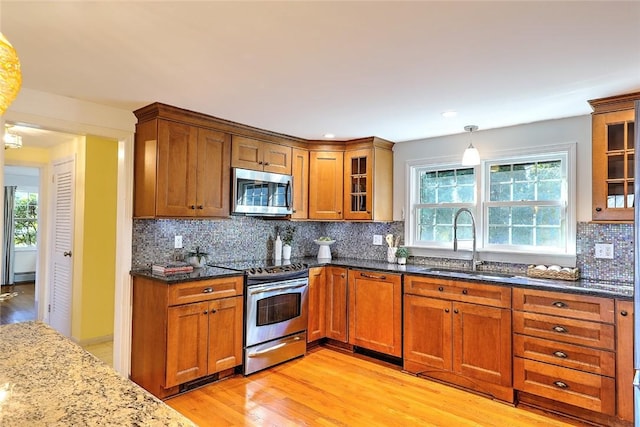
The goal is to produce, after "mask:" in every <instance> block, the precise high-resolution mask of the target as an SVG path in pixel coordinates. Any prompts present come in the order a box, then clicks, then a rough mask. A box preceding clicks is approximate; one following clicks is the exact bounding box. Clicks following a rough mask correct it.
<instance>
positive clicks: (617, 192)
mask: <svg viewBox="0 0 640 427" xmlns="http://www.w3.org/2000/svg"><path fill="white" fill-rule="evenodd" d="M639 99H640V92H636V93H630V94H627V95H621V96H613V97H608V98H601V99H593V100H590V101H589V104H590V105H591V107H592V108H593V114H592V116H591V122H592V158H593V165H592V166H593V170H592V173H593V184H592V204H593V210H592V218H593V220H594V221H633V206H634V204H635V203H636V201H635V200H634V190H633V186H634V179H635V171H634V157H635V152H634V135H635V132H636V129H635V123H634V111H635V109H634V102H635V101H636V100H639Z"/></svg>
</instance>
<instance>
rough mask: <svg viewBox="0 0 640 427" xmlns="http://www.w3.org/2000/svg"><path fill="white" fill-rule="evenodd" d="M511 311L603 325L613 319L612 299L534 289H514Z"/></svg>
mask: <svg viewBox="0 0 640 427" xmlns="http://www.w3.org/2000/svg"><path fill="white" fill-rule="evenodd" d="M513 309H514V310H523V311H530V312H534V313H542V314H552V315H556V316H563V317H571V318H574V319H582V320H593V321H596V322H604V323H613V319H614V303H613V300H612V299H609V298H600V297H592V296H588V295H573V294H565V293H562V292H550V291H539V290H535V289H524V288H514V289H513Z"/></svg>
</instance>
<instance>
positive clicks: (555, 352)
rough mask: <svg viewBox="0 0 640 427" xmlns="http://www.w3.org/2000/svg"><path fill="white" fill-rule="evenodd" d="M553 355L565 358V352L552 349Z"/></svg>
mask: <svg viewBox="0 0 640 427" xmlns="http://www.w3.org/2000/svg"><path fill="white" fill-rule="evenodd" d="M553 355H554V356H555V357H559V358H560V359H566V358H567V353H565V352H562V351H554V352H553Z"/></svg>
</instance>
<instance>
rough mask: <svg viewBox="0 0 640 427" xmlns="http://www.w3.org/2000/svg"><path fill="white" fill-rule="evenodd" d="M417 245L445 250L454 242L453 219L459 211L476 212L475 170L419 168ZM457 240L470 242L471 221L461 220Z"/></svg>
mask: <svg viewBox="0 0 640 427" xmlns="http://www.w3.org/2000/svg"><path fill="white" fill-rule="evenodd" d="M415 174H416V175H415V182H416V183H417V203H416V204H415V217H416V220H417V222H416V226H415V231H416V235H415V243H417V244H421V245H431V246H445V244H446V245H448V244H449V243H451V242H452V241H453V217H454V215H455V213H456V211H457V210H458V209H460V208H469V209H471V210H472V211H473V210H474V209H475V200H476V178H475V170H474V169H473V168H459V169H457V168H447V169H440V170H439V169H433V168H416V169H415ZM458 224H459V228H458V236H459V238H460V239H470V238H471V235H472V229H471V218H470V217H469V216H468V215H464V216H461V217H460V218H459V222H458Z"/></svg>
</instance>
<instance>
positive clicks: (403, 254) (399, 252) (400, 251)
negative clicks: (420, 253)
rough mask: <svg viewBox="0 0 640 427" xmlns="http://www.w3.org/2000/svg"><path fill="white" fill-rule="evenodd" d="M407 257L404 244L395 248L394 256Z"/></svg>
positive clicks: (407, 251)
mask: <svg viewBox="0 0 640 427" xmlns="http://www.w3.org/2000/svg"><path fill="white" fill-rule="evenodd" d="M408 257H409V249H407V248H405V247H404V246H400V247H399V248H398V249H396V258H408Z"/></svg>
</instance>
